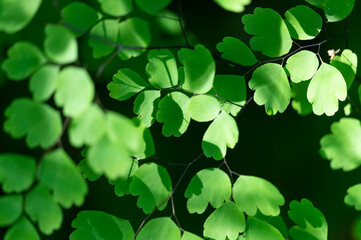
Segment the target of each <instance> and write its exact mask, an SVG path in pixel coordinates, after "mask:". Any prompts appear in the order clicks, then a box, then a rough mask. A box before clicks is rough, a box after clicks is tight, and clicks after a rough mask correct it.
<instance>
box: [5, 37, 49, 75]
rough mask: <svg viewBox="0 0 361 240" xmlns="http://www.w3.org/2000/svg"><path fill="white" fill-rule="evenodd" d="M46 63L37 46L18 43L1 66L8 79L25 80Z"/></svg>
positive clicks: (9, 51)
mask: <svg viewBox="0 0 361 240" xmlns="http://www.w3.org/2000/svg"><path fill="white" fill-rule="evenodd" d="M45 62H46V58H45V56H44V55H43V53H42V52H41V51H40V50H39V48H38V47H37V46H35V45H34V44H32V43H30V42H24V41H23V42H17V43H15V44H14V45H13V46H12V47H11V48H10V49H9V50H8V58H7V59H6V60H5V61H4V62H3V63H2V64H1V69H2V70H4V71H5V73H6V75H7V77H8V78H10V79H11V80H15V81H20V80H24V79H25V78H27V77H29V76H30V75H31V74H32V73H33V72H34V71H35V70H37V68H38V67H39V66H40V65H42V64H44V63H45Z"/></svg>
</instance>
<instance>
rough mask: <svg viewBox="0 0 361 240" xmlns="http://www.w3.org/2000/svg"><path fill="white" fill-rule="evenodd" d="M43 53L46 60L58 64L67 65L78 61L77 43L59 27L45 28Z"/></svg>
mask: <svg viewBox="0 0 361 240" xmlns="http://www.w3.org/2000/svg"><path fill="white" fill-rule="evenodd" d="M45 36H46V37H45V40H44V51H45V54H46V56H48V58H49V59H50V60H51V61H53V62H55V63H58V64H69V63H72V62H75V61H76V60H77V59H78V42H77V41H76V39H75V36H74V35H73V33H72V32H71V31H70V30H68V29H67V28H65V27H63V26H61V25H54V24H48V25H46V27H45Z"/></svg>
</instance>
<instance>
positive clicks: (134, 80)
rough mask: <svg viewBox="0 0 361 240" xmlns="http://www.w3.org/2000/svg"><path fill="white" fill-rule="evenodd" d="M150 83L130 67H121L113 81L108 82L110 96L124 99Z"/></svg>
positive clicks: (120, 99)
mask: <svg viewBox="0 0 361 240" xmlns="http://www.w3.org/2000/svg"><path fill="white" fill-rule="evenodd" d="M148 85H149V84H148V83H147V82H146V81H145V80H144V79H143V78H142V77H141V76H139V75H138V73H136V72H134V71H133V70H130V69H128V68H123V69H119V71H118V72H117V73H116V74H115V75H114V76H113V81H112V82H110V83H109V84H108V90H109V91H110V94H109V96H110V97H112V98H114V99H117V100H119V101H124V100H126V99H128V98H130V97H132V96H133V95H135V94H137V93H138V92H140V91H142V90H143V89H144V88H145V87H147V86H148Z"/></svg>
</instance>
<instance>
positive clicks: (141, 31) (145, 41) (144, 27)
mask: <svg viewBox="0 0 361 240" xmlns="http://www.w3.org/2000/svg"><path fill="white" fill-rule="evenodd" d="M146 1H147V2H148V0H146ZM149 3H150V4H152V5H153V4H154V3H153V1H152V2H149ZM150 40H151V35H150V29H149V24H148V22H146V21H145V20H143V19H141V18H137V17H132V18H128V19H127V20H124V21H122V22H120V23H119V36H118V43H119V44H121V45H124V46H130V47H139V48H146V47H148V46H149V43H150ZM142 52H144V50H142V49H123V50H121V51H120V52H119V55H118V56H119V57H120V59H122V60H127V59H129V58H132V57H137V56H139V55H140V54H141V53H142Z"/></svg>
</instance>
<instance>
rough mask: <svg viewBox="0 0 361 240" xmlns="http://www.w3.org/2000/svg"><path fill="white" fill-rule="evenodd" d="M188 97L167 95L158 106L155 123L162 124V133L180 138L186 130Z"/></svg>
mask: <svg viewBox="0 0 361 240" xmlns="http://www.w3.org/2000/svg"><path fill="white" fill-rule="evenodd" d="M188 104H189V97H188V96H187V95H185V94H183V93H180V92H172V93H168V94H167V95H166V96H165V97H163V98H162V100H160V102H159V104H158V108H159V109H158V112H157V121H158V122H160V123H164V125H163V128H162V133H163V135H164V136H166V137H169V136H171V135H174V136H175V137H180V136H181V135H182V134H183V133H184V132H185V131H186V130H187V128H188V125H189V122H190V116H189V113H188V111H187V108H188Z"/></svg>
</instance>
